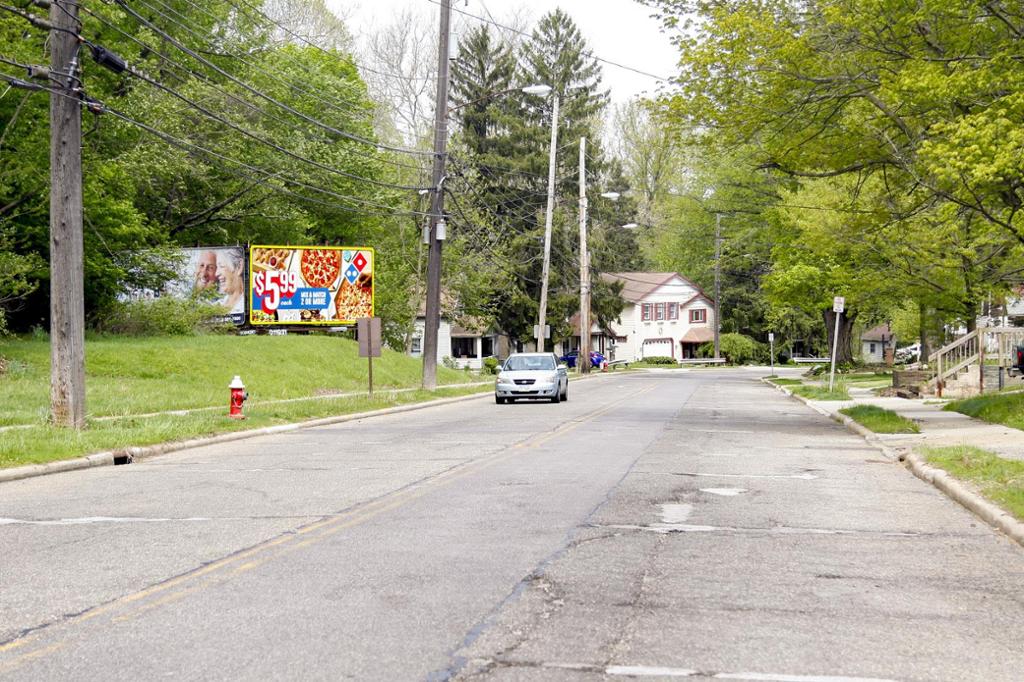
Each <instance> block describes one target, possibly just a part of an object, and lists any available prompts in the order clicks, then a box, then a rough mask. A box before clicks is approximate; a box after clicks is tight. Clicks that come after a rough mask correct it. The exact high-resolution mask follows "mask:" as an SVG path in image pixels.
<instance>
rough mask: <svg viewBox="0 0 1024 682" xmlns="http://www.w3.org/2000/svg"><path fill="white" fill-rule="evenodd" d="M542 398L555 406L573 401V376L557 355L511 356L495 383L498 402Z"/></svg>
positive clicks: (528, 354)
mask: <svg viewBox="0 0 1024 682" xmlns="http://www.w3.org/2000/svg"><path fill="white" fill-rule="evenodd" d="M518 398H535V399H536V398H540V399H543V400H550V401H551V402H553V403H557V402H561V401H563V400H568V399H569V373H568V371H567V368H566V366H565V365H560V364H558V356H556V355H555V354H554V353H515V354H513V355H510V356H508V359H507V360H505V362H504V364H503V365H502V366H501V369H500V370H499V372H498V378H497V379H496V380H495V382H494V402H496V403H497V404H499V405H502V404H504V403H506V402H509V403H514V402H515V401H516V399H518Z"/></svg>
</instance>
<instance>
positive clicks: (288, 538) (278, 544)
mask: <svg viewBox="0 0 1024 682" xmlns="http://www.w3.org/2000/svg"><path fill="white" fill-rule="evenodd" d="M655 388H657V385H652V386H648V387H645V388H642V389H640V390H638V391H634V392H632V393H630V394H629V395H627V396H625V397H623V398H621V399H619V400H616V401H615V402H613V403H610V404H608V405H605V406H604V407H601V408H599V409H596V410H593V411H591V412H588V413H586V414H584V415H581V416H579V417H576V418H574V419H572V420H571V421H569V422H567V423H565V424H563V425H561V426H559V427H557V428H556V429H554V430H553V431H551V432H548V433H544V434H539V435H537V436H533V437H531V438H528V439H527V440H525V441H522V442H520V443H516V444H515V445H513V446H511V447H508V448H506V449H505V450H503V451H501V452H498V453H496V454H495V455H492V456H490V457H487V458H484V459H481V460H477V461H474V462H468V463H466V464H465V465H463V466H460V467H458V468H453V469H449V470H447V471H445V472H442V473H441V474H438V475H437V476H434V477H432V478H430V479H428V480H425V481H421V482H419V483H417V484H414V485H413V486H411V487H408V488H405V489H404V490H401V491H398V492H395V493H392V494H390V495H388V496H387V497H385V498H382V499H377V500H373V501H372V502H369V503H367V504H365V505H362V506H360V507H359V508H357V509H353V510H351V511H349V512H344V513H342V514H338V515H336V516H332V517H330V518H327V519H323V520H321V521H316V522H314V523H311V524H307V525H305V526H302V527H300V528H298V529H295V530H294V531H292V532H290V533H289V534H288V535H282V536H280V537H277V538H273V539H271V540H267V541H265V542H261V543H259V544H257V545H255V546H253V547H250V548H249V549H247V550H244V551H241V552H238V553H236V554H232V555H230V556H227V557H224V558H223V559H219V560H217V561H214V562H211V563H209V564H207V565H205V566H203V567H202V568H199V569H196V570H194V571H191V572H189V573H185V574H183V575H180V576H177V577H175V578H172V579H170V580H167V581H165V582H162V583H159V584H157V585H153V586H152V587H148V588H146V589H143V590H140V591H138V592H135V593H133V594H130V595H126V596H124V597H121V598H119V599H116V600H114V601H112V602H110V603H108V604H105V605H101V606H98V607H96V608H94V609H90V610H89V611H87V612H85V613H82V614H80V615H78V616H75V617H74V618H71V619H69V620H67V621H65V622H64V623H63V625H65V626H70V625H77V624H80V623H83V622H85V621H88V620H91V619H93V618H96V617H97V616H100V615H102V614H104V613H108V612H110V611H112V610H114V609H117V608H121V607H126V606H129V605H132V604H133V603H134V602H138V601H139V600H142V599H145V598H147V597H151V596H154V595H156V594H160V593H161V592H165V591H167V590H170V589H173V588H175V587H178V586H180V585H181V584H182V583H185V582H190V581H196V580H197V579H198V578H202V577H203V576H209V577H208V578H207V580H203V581H200V582H199V583H198V584H196V585H192V586H189V587H186V588H184V589H181V590H179V591H177V592H173V593H171V594H168V595H166V596H164V597H162V598H160V599H157V600H154V601H153V602H150V603H148V604H144V605H138V606H135V608H133V609H131V610H129V611H127V612H125V613H123V614H121V615H119V616H117V617H114V618H112V619H111V622H112V623H123V622H127V621H130V620H133V619H134V618H137V617H138V616H140V615H143V614H145V613H148V612H150V611H152V610H154V609H157V608H159V607H160V606H163V605H165V604H169V603H171V602H174V601H177V600H179V599H181V598H183V597H186V596H188V595H190V594H193V593H195V592H198V591H200V590H202V589H206V588H207V587H211V586H213V585H217V584H220V583H223V582H225V581H227V580H229V579H230V578H231V577H233V576H237V575H239V574H241V573H243V572H247V571H250V570H252V569H254V568H257V567H259V566H262V565H264V564H266V563H269V562H270V561H273V560H274V559H277V558H280V557H282V556H285V555H287V554H290V553H291V552H293V551H295V550H297V549H302V548H305V547H309V546H311V545H314V544H317V543H319V542H321V541H322V540H323V539H325V538H327V537H329V536H331V535H334V534H335V533H338V532H340V531H342V530H347V529H349V528H352V527H354V526H357V525H360V524H362V523H365V522H366V521H369V520H370V519H373V518H374V517H376V516H379V515H380V514H383V513H385V512H388V511H391V510H394V509H397V508H399V507H401V506H403V505H406V504H408V503H410V502H412V501H414V500H417V499H419V498H421V497H423V496H425V495H427V494H429V493H431V492H435V491H436V490H437V489H438V488H439V487H441V486H446V485H449V484H451V483H453V482H455V481H458V480H460V479H463V478H465V477H467V476H470V475H472V474H475V473H478V472H480V471H482V470H484V469H486V468H488V467H491V466H494V465H495V464H498V463H500V462H503V461H505V460H507V459H510V458H512V457H513V456H516V455H518V454H519V452H518V451H519V450H521V449H524V448H536V447H539V446H541V445H543V444H545V443H547V442H549V441H551V440H553V439H554V438H556V437H558V436H561V435H564V434H566V433H569V432H571V431H573V430H575V429H578V428H579V427H580V426H583V425H584V424H586V423H588V422H590V421H593V420H594V419H596V418H598V417H600V416H602V415H605V414H607V413H608V412H611V411H612V410H614V409H615V408H616V407H618V406H619V405H620V404H621V403H623V402H626V401H628V400H632V399H633V398H636V397H638V396H640V395H643V394H646V393H649V392H650V391H652V390H654V389H655ZM315 531H320V532H319V533H318V534H316V535H314V536H310V537H307V538H305V539H303V540H302V541H299V542H296V541H295V540H296V538H299V537H300V536H303V535H309V534H310V533H313V532H315ZM289 543H291V544H290V546H287V547H284V546H283V545H288V544H289ZM274 548H279V549H278V551H276V552H270V551H269V550H272V549H274ZM258 554H263V555H264V556H260V557H258V558H257V557H256V556H255V555H258ZM245 559H250V560H249V561H245V562H244V563H241V564H240V565H238V566H235V567H234V569H233V570H232V571H230V572H228V573H223V574H220V575H211V574H214V573H217V572H219V571H221V570H222V569H226V568H228V567H229V566H232V565H233V564H237V563H238V562H241V561H243V560H245ZM42 634H43V631H37V632H35V633H32V634H29V635H26V636H25V637H23V638H19V639H17V640H14V641H11V642H8V643H7V644H4V645H2V646H0V653H4V652H6V651H10V650H12V649H14V648H16V647H20V646H23V645H25V644H27V643H29V642H31V641H33V640H35V639H37V638H38V637H39V636H41V635H42ZM63 646H64V642H58V643H56V644H54V645H51V646H47V647H43V648H41V649H36V650H34V651H31V652H26V653H24V654H21V655H20V656H18V657H16V658H13V659H11V661H10V662H9V663H8V664H6V665H9V666H15V665H20V664H21V663H24V662H26V661H29V660H32V659H34V658H37V657H39V656H42V655H44V654H46V653H49V652H51V651H55V650H57V649H59V648H61V647H63ZM2 669H3V666H0V670H2Z"/></svg>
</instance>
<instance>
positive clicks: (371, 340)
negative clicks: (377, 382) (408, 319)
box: [356, 317, 380, 398]
mask: <svg viewBox="0 0 1024 682" xmlns="http://www.w3.org/2000/svg"><path fill="white" fill-rule="evenodd" d="M356 336H357V337H359V357H361V358H366V359H367V361H368V362H369V365H368V367H367V369H368V374H369V391H368V395H369V397H371V398H372V397H373V359H374V358H379V357H380V318H379V317H361V318H359V319H358V320H356Z"/></svg>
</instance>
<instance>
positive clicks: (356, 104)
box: [136, 0, 376, 113]
mask: <svg viewBox="0 0 1024 682" xmlns="http://www.w3.org/2000/svg"><path fill="white" fill-rule="evenodd" d="M154 1H155V2H156V3H157V4H159V5H160V7H162V8H163V9H165V10H167V12H169V13H171V14H173V15H174V17H171V16H169V15H168V14H166V13H164V12H163V11H161V10H160V9H157V8H156V7H154V6H153V5H151V4H150V3H149V1H148V0H136V2H138V3H139V4H141V5H143V6H144V7H146V8H147V9H149V10H150V11H152V12H155V13H156V14H159V15H160V16H161V17H163V18H164V19H166V20H167V21H169V22H171V23H173V24H175V25H177V26H180V27H181V28H182V29H184V30H185V31H186V32H187V33H188V34H190V35H192V36H193V37H195V38H196V40H198V41H200V42H202V43H204V44H205V43H206V36H205V35H204V34H203V33H202V32H200V31H198V30H197V29H196V28H195V27H194V26H192V25H191V24H190V23H189V17H187V16H186V15H185V14H183V13H182V12H180V11H178V10H177V9H175V8H174V7H171V6H170V5H168V4H167V3H166V2H164V0H154ZM184 2H185V3H186V4H188V5H190V6H191V7H193V8H195V10H196V11H197V12H199V13H201V14H204V15H206V16H207V17H209V18H210V19H211V20H213V21H214V22H217V21H220V20H219V19H218V17H216V16H215V15H213V14H212V13H210V12H209V11H207V10H206V9H204V8H203V7H201V6H199V5H197V4H195V3H194V2H191V0H184ZM175 17H177V18H175ZM200 52H204V50H200ZM205 52H207V53H215V54H217V56H222V57H231V58H232V59H235V60H237V61H238V62H240V63H242V64H245V65H246V66H248V67H249V68H251V69H254V70H256V71H259V72H260V73H262V74H263V75H265V76H268V77H270V78H276V79H280V81H281V82H284V83H287V84H288V85H289V87H290V88H293V89H295V90H297V91H299V92H302V93H303V94H305V95H307V96H309V97H311V98H313V99H315V100H317V101H318V102H320V103H322V104H325V105H326V106H328V107H329V108H331V109H335V110H336V111H340V112H342V113H350V111H349V110H348V109H346V108H345V107H350V108H357V109H358V108H362V107H364V106H365V103H364V102H361V101H358V100H353V99H348V98H344V97H338V96H336V95H333V96H331V99H330V100H328V99H325V95H321V94H320V93H317V92H313V91H312V90H310V89H308V88H307V87H305V86H304V85H303V84H301V83H297V82H296V81H294V80H290V79H289V78H288V76H286V75H285V74H283V73H281V72H280V71H278V70H277V69H274V68H272V67H269V66H258V65H256V64H253V63H252V62H250V61H248V60H247V59H246V57H244V56H242V55H240V54H238V53H237V52H231V51H228V50H226V49H220V51H217V52H215V51H214V50H206V51H205ZM274 55H275V56H277V57H279V58H281V59H284V60H286V61H287V62H288V63H289V64H291V65H292V66H295V67H296V68H298V69H301V70H303V71H305V70H307V69H308V68H309V66H308V65H307V64H303V63H302V62H300V61H299V60H297V59H294V58H293V57H291V55H289V54H288V53H287V52H286V51H280V50H279V51H276V52H274ZM375 104H376V103H375Z"/></svg>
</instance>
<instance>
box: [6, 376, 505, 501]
mask: <svg viewBox="0 0 1024 682" xmlns="http://www.w3.org/2000/svg"><path fill="white" fill-rule="evenodd" d="M484 397H487V398H489V397H491V393H490V392H481V393H471V394H470V395H462V396H456V397H454V398H439V399H437V400H428V401H426V402H422V403H410V404H408V405H398V406H397V407H386V408H384V409H380V410H372V411H370V412H356V413H353V414H342V415H337V416H334V417H321V418H318V419H310V420H308V421H303V422H295V423H292V424H279V425H277V426H266V427H263V428H260V429H251V430H247V431H235V432H232V433H222V434H218V435H216V436H207V437H204V438H193V439H190V440H182V441H174V442H171V443H157V444H156V445H147V446H144V447H129V448H124V449H122V450H111V451H108V452H98V453H96V454H93V455H87V456H85V457H76V458H74V459H64V460H59V461H56V462H47V463H46V464H30V465H28V466H21V467H13V468H11V469H0V483H5V482H7V481H18V480H21V479H24V478H33V477H35V476H47V475H49V474H59V473H63V472H65V471H77V470H80V469H91V468H92V467H98V466H112V465H114V464H115V463H121V464H127V463H129V462H137V461H141V460H144V459H149V458H150V457H156V456H157V455H164V454H167V453H170V452H177V451H179V450H188V449H189V448H198V447H203V446H206V445H218V444H220V443H230V442H232V441H236V440H245V439H246V438H258V437H260V436H269V435H273V434H276V433H286V432H288V431H297V430H299V429H308V428H313V427H316V426H328V425H330V424H341V423H344V422H349V421H355V420H357V419H369V418H371V417H381V416H384V415H389V414H400V413H402V412H411V411H413V410H423V409H426V408H428V407H438V406H440V405H449V404H451V403H458V402H463V401H467V400H477V399H480V398H484ZM115 460H116V462H115Z"/></svg>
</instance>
